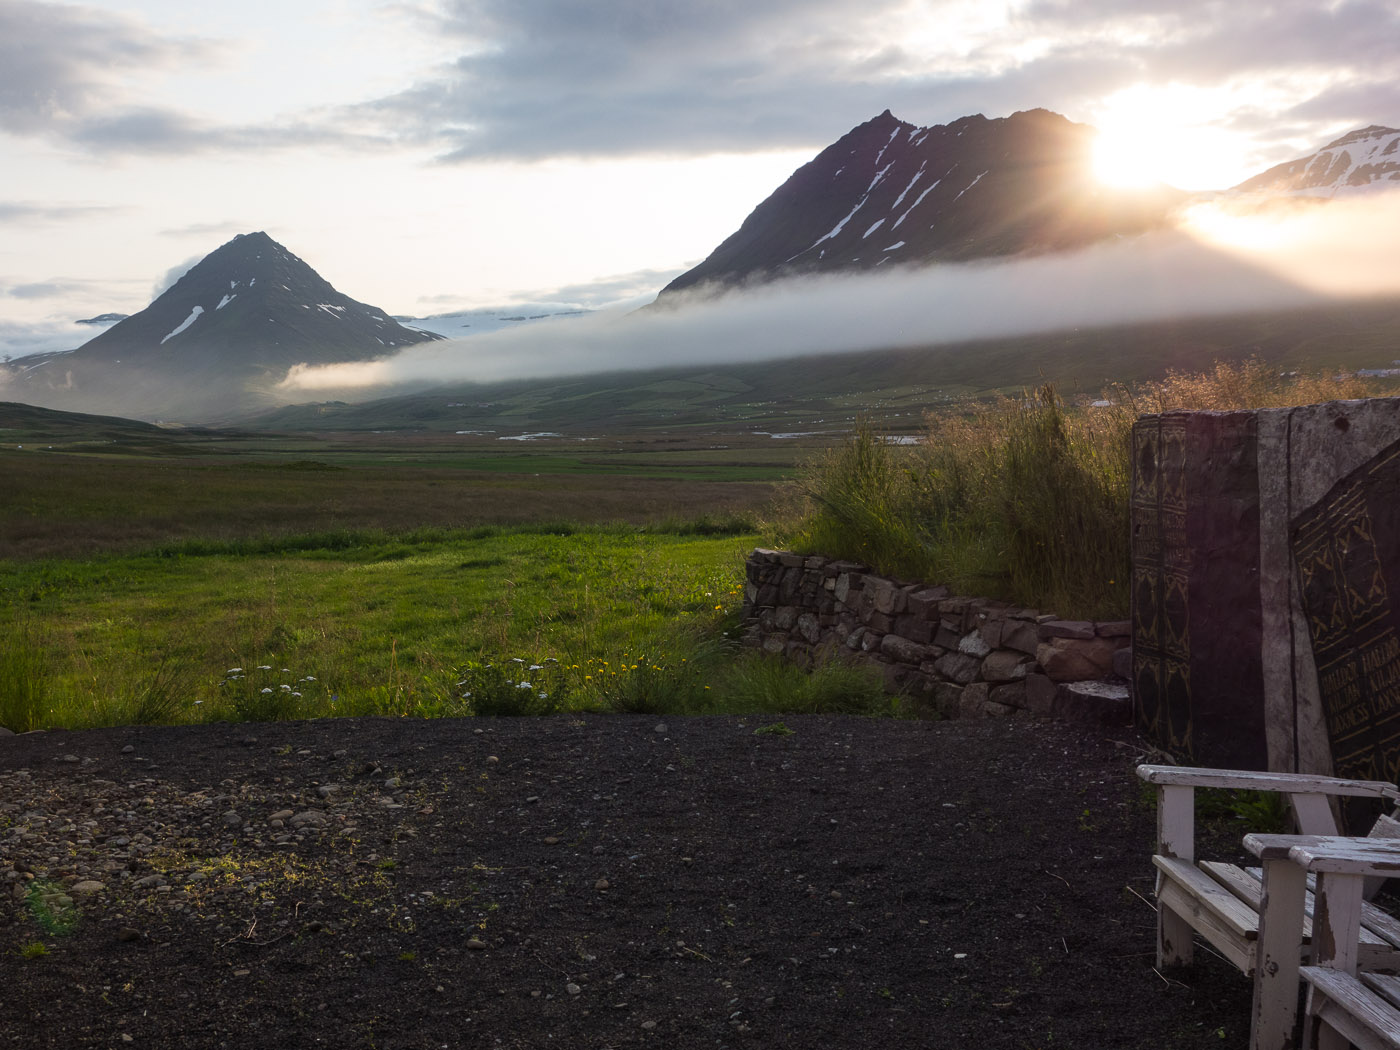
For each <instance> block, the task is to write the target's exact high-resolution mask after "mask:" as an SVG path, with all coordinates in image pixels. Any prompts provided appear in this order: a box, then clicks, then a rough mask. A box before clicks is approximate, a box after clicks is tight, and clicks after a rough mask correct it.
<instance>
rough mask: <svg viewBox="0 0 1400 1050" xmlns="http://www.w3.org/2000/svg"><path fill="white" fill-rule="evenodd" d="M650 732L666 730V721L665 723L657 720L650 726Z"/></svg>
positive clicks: (663, 731)
mask: <svg viewBox="0 0 1400 1050" xmlns="http://www.w3.org/2000/svg"><path fill="white" fill-rule="evenodd" d="M652 732H653V733H665V732H666V723H665V722H657V723H656V725H655V726H654V727H653V728H652Z"/></svg>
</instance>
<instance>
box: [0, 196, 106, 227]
mask: <svg viewBox="0 0 1400 1050" xmlns="http://www.w3.org/2000/svg"><path fill="white" fill-rule="evenodd" d="M126 210H127V209H125V208H121V207H115V206H113V205H106V204H45V203H42V202H39V201H0V223H14V224H16V225H18V224H21V223H24V224H38V223H59V222H71V221H73V220H75V219H91V218H95V217H97V216H102V215H114V214H118V213H120V212H123V211H126Z"/></svg>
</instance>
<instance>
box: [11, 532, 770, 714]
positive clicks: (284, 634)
mask: <svg viewBox="0 0 1400 1050" xmlns="http://www.w3.org/2000/svg"><path fill="white" fill-rule="evenodd" d="M756 539H757V537H755V536H752V535H749V536H732V535H729V536H724V535H721V536H708V535H676V534H666V533H657V532H651V531H640V530H638V529H635V528H620V527H615V528H602V527H593V528H586V527H574V528H572V529H570V530H568V531H567V534H564V533H561V532H551V531H529V530H500V529H485V530H480V531H479V532H477V533H463V534H461V535H457V536H441V535H434V536H430V537H421V538H412V537H399V538H393V537H387V536H383V537H372V538H368V539H365V540H364V541H363V542H354V541H353V540H350V539H346V538H345V537H335V538H334V539H333V541H332V542H329V543H327V544H326V545H324V546H316V545H314V544H311V543H309V542H306V543H287V544H285V545H273V547H272V548H271V549H268V550H266V551H260V550H257V549H248V548H246V547H244V546H241V545H235V546H234V547H233V548H231V549H225V548H221V547H220V546H219V545H218V544H214V545H211V546H210V547H209V548H208V549H203V548H201V547H200V546H199V545H198V544H192V545H189V546H188V547H186V548H175V549H169V550H165V551H162V552H160V553H152V554H145V555H126V556H108V557H98V558H92V559H86V560H72V559H53V560H41V561H35V562H24V563H18V562H11V563H7V564H3V565H0V610H3V611H0V631H3V632H5V633H7V634H8V633H9V632H11V631H28V632H30V633H29V635H28V637H29V639H30V644H27V645H25V646H23V647H6V652H7V653H9V654H12V655H9V656H7V657H6V659H7V660H8V661H10V664H13V665H14V666H12V667H10V669H9V670H3V669H0V704H3V705H4V707H3V708H0V715H3V717H4V718H5V719H6V720H11V719H13V720H14V722H15V724H16V725H22V726H23V727H24V728H31V727H33V726H34V725H35V724H36V723H38V724H42V725H68V726H77V725H104V724H113V723H130V722H136V721H161V722H170V721H197V720H204V719H207V718H214V717H230V718H269V717H290V716H314V715H326V714H339V713H384V714H395V713H397V714H408V713H471V710H470V708H469V705H468V706H467V707H465V708H464V707H462V705H455V704H454V703H452V699H453V697H454V696H457V695H458V692H459V691H458V690H457V686H456V683H457V682H458V681H459V680H461V678H462V672H463V670H464V668H466V667H468V665H469V664H470V663H471V662H476V663H478V664H479V663H487V662H500V661H505V660H509V659H510V658H512V657H515V658H518V659H521V660H523V661H525V664H526V666H528V665H529V664H542V663H543V662H544V661H545V660H546V659H547V658H553V659H554V660H557V661H559V662H560V663H561V664H567V665H570V666H572V665H575V664H577V665H580V667H581V666H582V664H583V663H584V662H585V661H587V660H588V659H590V658H593V657H599V658H604V659H611V660H612V661H613V662H614V663H616V662H617V661H619V660H620V659H621V658H622V654H623V653H624V652H625V653H627V654H629V656H628V658H629V664H630V663H636V662H637V661H636V660H635V659H632V657H633V656H636V655H638V654H640V653H641V652H642V651H643V650H644V649H645V650H646V651H647V652H648V654H649V658H650V661H651V662H650V663H649V664H647V665H646V666H648V667H650V666H652V665H656V664H659V663H660V662H662V661H663V660H665V659H670V658H671V655H672V654H677V655H675V659H676V660H677V661H679V660H680V659H681V658H682V657H684V658H685V659H686V660H687V662H690V656H689V655H688V653H689V652H691V651H696V652H698V651H700V650H701V649H704V648H705V647H706V646H707V645H713V644H714V643H713V642H712V637H713V636H714V635H715V634H716V633H717V632H718V631H721V630H722V629H723V628H724V627H725V626H726V625H727V624H730V623H731V621H732V620H733V618H734V616H735V614H736V610H737V608H738V605H739V603H740V584H741V581H742V571H743V569H742V566H743V558H744V555H745V554H746V552H747V550H748V549H749V548H751V547H752V546H753V544H754V542H755V541H756ZM40 622H41V623H42V624H43V625H44V629H43V631H42V633H40V632H36V631H35V630H34V629H33V628H32V626H26V625H32V624H34V623H40ZM682 650H685V651H684V652H682ZM17 651H18V655H16V653H17ZM16 660H22V661H25V662H24V663H22V664H17V663H15V661H16ZM718 663H719V662H718V661H717V660H713V659H712V660H711V665H712V666H718ZM3 667H9V665H0V668H3ZM235 668H239V669H242V677H233V676H231V675H230V673H229V672H230V671H232V669H235ZM259 668H266V670H259ZM284 669H285V670H284ZM638 677H640V674H639V676H638ZM308 678H309V679H312V680H311V681H307V680H306V679H308ZM19 684H22V685H23V688H22V689H21V688H16V686H17V685H19ZM283 686H288V687H290V688H285V689H284V688H283ZM264 689H267V690H270V692H263V690H264ZM614 691H615V690H614ZM700 691H703V689H701V690H700ZM292 693H299V694H301V695H300V696H297V697H293V696H291V694H292ZM578 701H579V703H581V704H588V703H593V704H596V705H598V706H603V707H614V706H626V703H625V702H624V701H623V700H622V699H620V698H615V697H614V696H613V693H612V692H609V691H608V690H604V689H602V688H601V687H600V686H599V685H595V684H588V685H587V686H585V685H584V684H583V683H582V680H581V679H580V684H579V687H578ZM434 707H436V708H438V709H440V710H436V711H434V710H430V709H432V708H434Z"/></svg>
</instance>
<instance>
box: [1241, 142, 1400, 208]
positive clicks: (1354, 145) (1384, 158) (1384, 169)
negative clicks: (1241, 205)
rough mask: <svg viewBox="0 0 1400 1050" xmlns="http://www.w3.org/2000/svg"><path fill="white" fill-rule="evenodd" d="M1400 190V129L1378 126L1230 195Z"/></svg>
mask: <svg viewBox="0 0 1400 1050" xmlns="http://www.w3.org/2000/svg"><path fill="white" fill-rule="evenodd" d="M1380 189H1400V130H1397V129H1396V128H1387V127H1383V126H1382V125H1380V124H1372V125H1370V126H1369V127H1365V128H1358V129H1356V130H1355V131H1349V132H1347V133H1346V134H1345V135H1343V136H1342V137H1341V138H1339V139H1335V140H1334V141H1332V142H1329V143H1328V144H1327V145H1325V146H1323V147H1322V149H1320V150H1318V151H1317V152H1316V153H1313V154H1311V155H1309V156H1306V157H1299V158H1298V159H1297V160H1290V161H1286V162H1284V163H1283V164H1276V165H1274V166H1273V167H1272V168H1270V169H1269V170H1268V171H1265V172H1263V173H1262V174H1259V175H1256V176H1254V177H1253V178H1252V179H1247V180H1246V181H1244V182H1242V183H1240V184H1239V185H1238V186H1236V187H1234V189H1233V190H1231V191H1230V192H1232V193H1238V194H1264V195H1268V196H1271V197H1337V196H1349V195H1351V194H1355V193H1366V192H1371V191H1374V190H1380Z"/></svg>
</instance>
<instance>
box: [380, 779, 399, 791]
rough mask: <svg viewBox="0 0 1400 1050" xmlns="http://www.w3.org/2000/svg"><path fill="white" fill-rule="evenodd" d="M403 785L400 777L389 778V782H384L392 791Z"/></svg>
mask: <svg viewBox="0 0 1400 1050" xmlns="http://www.w3.org/2000/svg"><path fill="white" fill-rule="evenodd" d="M402 783H403V781H402V779H400V778H399V777H389V778H388V779H387V780H385V781H384V786H385V787H386V788H388V789H390V790H393V789H394V788H396V787H398V786H399V785H400V784H402Z"/></svg>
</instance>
